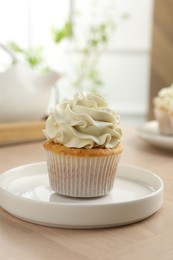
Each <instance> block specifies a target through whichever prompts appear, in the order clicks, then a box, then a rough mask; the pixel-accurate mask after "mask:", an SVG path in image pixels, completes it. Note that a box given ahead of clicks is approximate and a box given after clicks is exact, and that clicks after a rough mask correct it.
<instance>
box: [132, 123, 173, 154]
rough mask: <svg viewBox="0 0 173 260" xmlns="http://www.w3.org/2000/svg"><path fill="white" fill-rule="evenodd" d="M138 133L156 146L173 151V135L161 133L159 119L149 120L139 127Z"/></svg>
mask: <svg viewBox="0 0 173 260" xmlns="http://www.w3.org/2000/svg"><path fill="white" fill-rule="evenodd" d="M137 134H138V136H140V137H141V138H142V139H144V140H145V141H147V142H148V143H150V144H152V145H154V146H156V147H159V148H163V149H167V150H170V151H173V136H170V135H162V134H160V133H159V126H158V123H157V121H149V122H146V123H145V124H144V125H142V126H140V127H138V128H137Z"/></svg>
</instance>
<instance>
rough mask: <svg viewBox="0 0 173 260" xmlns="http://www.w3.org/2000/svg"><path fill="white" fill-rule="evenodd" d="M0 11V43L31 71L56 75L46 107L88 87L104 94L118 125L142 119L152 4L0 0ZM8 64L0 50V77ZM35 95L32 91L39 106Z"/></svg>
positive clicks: (145, 106) (126, 0)
mask: <svg viewBox="0 0 173 260" xmlns="http://www.w3.org/2000/svg"><path fill="white" fill-rule="evenodd" d="M0 6H1V8H0V43H1V44H3V46H6V47H8V48H9V49H10V50H12V52H13V53H14V54H15V55H16V56H17V58H18V60H20V61H22V62H27V63H28V64H29V66H31V68H32V69H33V70H34V71H36V72H37V73H40V74H41V73H48V72H49V71H52V70H53V71H57V72H58V73H60V74H61V78H60V79H59V80H58V81H57V83H56V84H54V86H53V88H52V93H51V97H50V103H49V105H48V108H46V109H47V110H49V107H50V106H51V105H52V104H53V103H54V102H57V101H58V100H60V99H64V98H68V97H70V96H71V95H72V93H74V92H76V91H81V90H91V91H99V92H101V93H103V94H104V96H105V98H106V99H107V101H108V102H109V104H110V106H112V107H113V109H115V110H116V111H117V112H118V113H119V114H120V115H121V121H122V124H125V123H130V124H140V123H142V122H144V121H145V120H146V119H147V117H148V109H149V93H150V80H151V73H150V72H151V47H152V32H153V16H154V1H153V0H144V1H138V0H86V1H81V0H64V1H60V0H59V1H58V0H44V1H41V0H35V1H33V0H13V1H11V0H6V1H3V0H0ZM1 47H2V46H1ZM13 65H14V60H12V58H11V56H10V55H8V54H7V52H6V51H4V49H3V48H0V72H1V74H2V73H4V72H5V71H6V70H8V68H9V67H10V66H13ZM1 74H0V77H1ZM26 81H27V78H26ZM162 84H163V83H162ZM12 85H13V84H12ZM12 85H11V88H13V86H12ZM0 87H1V88H0V96H1V97H2V96H3V91H4V90H3V87H2V86H0ZM16 95H20V92H16ZM14 96H15V92H14ZM41 96H42V92H41V90H40V94H39V98H38V102H40V103H41V102H42V101H41ZM34 98H36V97H34ZM55 100H56V101H55ZM2 110H3V108H2V107H1V111H0V113H2Z"/></svg>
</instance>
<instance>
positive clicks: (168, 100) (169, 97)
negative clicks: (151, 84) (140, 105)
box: [153, 84, 173, 110]
mask: <svg viewBox="0 0 173 260" xmlns="http://www.w3.org/2000/svg"><path fill="white" fill-rule="evenodd" d="M153 103H154V106H155V107H156V108H160V109H163V110H172V105H173V84H172V85H171V86H169V87H167V88H162V89H161V90H160V91H159V92H158V96H157V97H155V98H154V100H153Z"/></svg>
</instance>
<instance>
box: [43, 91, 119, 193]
mask: <svg viewBox="0 0 173 260" xmlns="http://www.w3.org/2000/svg"><path fill="white" fill-rule="evenodd" d="M44 134H45V136H46V138H47V140H46V141H45V142H44V144H43V146H44V149H45V152H46V160H47V168H48V175H49V182H50V186H51V188H52V189H53V190H54V191H55V192H56V193H58V194H61V195H66V196H71V197H84V198H87V197H98V196H103V195H106V194H108V193H109V192H110V191H111V190H112V188H113V185H114V180H115V175H116V169H117V165H118V162H119V159H120V155H121V153H122V145H121V136H122V131H121V128H120V127H119V116H118V115H117V114H116V113H115V112H114V111H112V110H111V109H110V108H108V106H107V103H106V101H105V100H104V98H103V97H102V96H101V95H100V94H96V93H76V94H75V95H74V99H72V100H65V101H62V102H61V103H59V104H57V105H56V106H55V107H53V108H52V110H51V112H50V115H49V117H48V119H47V122H46V127H45V129H44Z"/></svg>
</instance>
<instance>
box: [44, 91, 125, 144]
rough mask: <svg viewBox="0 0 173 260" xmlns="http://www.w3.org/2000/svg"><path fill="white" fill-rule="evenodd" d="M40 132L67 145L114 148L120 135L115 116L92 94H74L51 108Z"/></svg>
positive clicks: (100, 99)
mask: <svg viewBox="0 0 173 260" xmlns="http://www.w3.org/2000/svg"><path fill="white" fill-rule="evenodd" d="M44 134H45V136H46V137H47V139H48V140H50V141H53V142H55V143H60V144H63V145H64V146H66V147H71V148H93V147H102V148H114V147H116V146H117V145H118V144H119V143H120V141H121V136H122V132H121V129H120V127H119V116H118V115H117V114H116V113H115V112H114V111H113V110H111V109H110V108H108V106H107V103H106V101H105V100H104V98H103V97H102V96H101V95H99V94H96V93H76V94H75V95H74V99H73V100H64V101H62V102H61V103H59V104H57V105H56V106H55V107H53V108H52V110H51V112H50V115H49V117H48V119H47V122H46V128H45V130H44Z"/></svg>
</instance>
